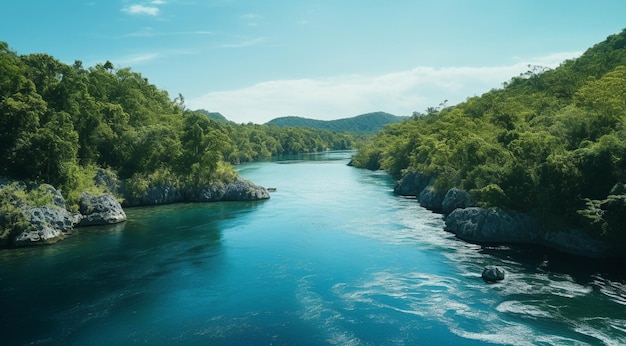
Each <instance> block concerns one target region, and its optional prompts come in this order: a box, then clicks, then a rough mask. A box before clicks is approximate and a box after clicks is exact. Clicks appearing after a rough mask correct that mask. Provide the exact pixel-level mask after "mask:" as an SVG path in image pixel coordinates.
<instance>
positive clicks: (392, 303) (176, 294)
mask: <svg viewBox="0 0 626 346" xmlns="http://www.w3.org/2000/svg"><path fill="white" fill-rule="evenodd" d="M349 155H350V153H349V152H334V153H332V152H331V153H324V154H318V155H311V156H307V157H304V158H303V159H300V160H286V161H274V162H262V163H252V164H246V165H242V166H240V167H239V169H240V174H241V175H242V176H243V177H245V178H247V179H250V180H252V181H254V182H256V183H258V184H261V185H263V186H267V187H276V188H277V191H275V192H273V193H272V197H271V199H270V200H267V201H261V202H227V203H208V204H179V205H170V206H160V207H150V208H135V209H128V210H127V214H128V221H127V222H126V223H124V224H121V225H116V226H110V227H93V228H83V229H79V230H78V231H77V232H76V233H75V235H73V236H72V237H70V238H68V239H66V240H64V241H62V242H60V243H58V244H55V245H52V246H45V247H36V248H27V249H17V250H5V251H0V309H1V315H0V316H1V317H0V331H1V333H0V344H2V345H19V344H72V345H73V344H75V345H126V344H227V345H244V344H245V345H250V344H256V345H270V344H271V345H282V344H288V345H319V344H337V345H383V344H396V345H420V344H421V345H430V344H438V345H478V344H485V343H493V344H514V345H552V344H558V345H587V344H607V345H620V344H626V286H625V280H624V276H622V275H621V273H620V272H619V268H614V267H610V266H608V264H607V263H603V262H593V261H587V260H579V259H576V258H571V257H565V256H558V255H555V254H553V253H549V252H545V251H543V250H540V249H531V248H527V249H520V248H505V247H501V248H496V249H493V248H492V249H488V248H481V247H479V246H476V245H471V244H468V243H465V242H462V241H460V240H457V239H456V238H454V237H453V236H452V235H451V234H449V233H446V232H445V231H443V225H444V223H443V221H442V218H441V216H439V215H437V214H433V213H431V212H429V211H427V210H425V209H423V208H421V207H420V206H419V205H418V204H417V203H416V201H415V200H414V199H407V198H402V197H398V196H394V195H393V193H392V186H393V184H392V181H391V179H390V178H389V177H388V176H387V175H386V174H384V173H380V172H370V171H367V170H360V169H355V168H352V167H349V166H347V165H346V164H347V162H348V160H349ZM491 264H497V265H500V266H503V267H504V268H505V269H506V271H507V278H506V279H505V280H504V281H503V282H502V283H498V284H486V283H485V282H483V281H482V280H481V278H480V274H481V271H482V269H483V268H484V266H486V265H491Z"/></svg>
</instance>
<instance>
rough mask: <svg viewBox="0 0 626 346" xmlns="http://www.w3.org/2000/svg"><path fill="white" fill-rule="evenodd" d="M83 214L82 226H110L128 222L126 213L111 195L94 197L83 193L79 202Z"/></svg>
mask: <svg viewBox="0 0 626 346" xmlns="http://www.w3.org/2000/svg"><path fill="white" fill-rule="evenodd" d="M78 204H79V210H80V213H81V214H82V220H81V221H80V226H93V225H109V224H113V223H119V222H123V221H126V213H125V212H124V210H123V209H122V206H121V205H120V203H119V202H118V201H117V199H116V198H115V197H113V196H112V195H110V194H101V195H92V194H88V193H85V192H83V194H82V195H81V197H80V201H79V203H78Z"/></svg>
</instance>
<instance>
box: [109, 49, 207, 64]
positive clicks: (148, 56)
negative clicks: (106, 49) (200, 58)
mask: <svg viewBox="0 0 626 346" xmlns="http://www.w3.org/2000/svg"><path fill="white" fill-rule="evenodd" d="M193 54H196V52H194V51H191V50H163V51H157V52H145V53H137V54H130V55H127V56H122V57H118V58H116V59H114V60H111V61H112V62H114V63H115V64H116V65H117V64H119V65H121V66H130V67H135V66H137V65H140V64H143V63H148V62H152V61H155V60H159V59H166V58H171V57H176V56H183V55H193Z"/></svg>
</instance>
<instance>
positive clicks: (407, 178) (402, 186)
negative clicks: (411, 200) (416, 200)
mask: <svg viewBox="0 0 626 346" xmlns="http://www.w3.org/2000/svg"><path fill="white" fill-rule="evenodd" d="M434 181H435V179H434V177H430V176H426V175H424V174H422V173H421V172H418V171H412V170H411V171H408V172H406V173H405V174H404V176H403V177H402V179H400V180H399V181H398V182H396V184H395V186H394V188H393V192H394V193H395V194H397V195H400V196H419V194H420V192H422V190H424V189H425V188H426V187H427V186H429V185H432V184H433V182H434Z"/></svg>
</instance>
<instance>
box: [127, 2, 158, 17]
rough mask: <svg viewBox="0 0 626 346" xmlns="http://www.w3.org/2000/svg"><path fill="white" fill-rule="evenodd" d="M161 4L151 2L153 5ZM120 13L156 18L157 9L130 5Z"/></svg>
mask: <svg viewBox="0 0 626 346" xmlns="http://www.w3.org/2000/svg"><path fill="white" fill-rule="evenodd" d="M161 3H163V2H160V1H157V2H153V4H155V5H156V4H161ZM122 11H124V12H126V13H128V14H133V15H147V16H157V15H158V14H159V8H158V7H154V6H144V5H137V4H136V5H130V6H128V7H125V8H123V9H122Z"/></svg>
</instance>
